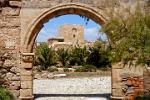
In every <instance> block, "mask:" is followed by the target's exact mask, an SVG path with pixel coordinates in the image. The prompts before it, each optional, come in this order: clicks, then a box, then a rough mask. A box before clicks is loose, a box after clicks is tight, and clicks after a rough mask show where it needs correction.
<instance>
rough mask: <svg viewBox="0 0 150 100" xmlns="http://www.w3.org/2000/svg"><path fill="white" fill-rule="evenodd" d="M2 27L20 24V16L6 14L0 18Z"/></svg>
mask: <svg viewBox="0 0 150 100" xmlns="http://www.w3.org/2000/svg"><path fill="white" fill-rule="evenodd" d="M0 23H1V24H0V27H1V28H2V27H15V26H20V25H21V23H20V17H18V16H11V17H9V16H7V17H6V16H5V17H1V18H0Z"/></svg>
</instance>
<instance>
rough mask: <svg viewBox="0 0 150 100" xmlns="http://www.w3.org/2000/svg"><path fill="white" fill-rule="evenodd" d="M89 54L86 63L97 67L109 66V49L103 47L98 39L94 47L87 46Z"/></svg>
mask: <svg viewBox="0 0 150 100" xmlns="http://www.w3.org/2000/svg"><path fill="white" fill-rule="evenodd" d="M89 51H90V54H89V56H88V58H87V64H91V65H94V66H96V67H97V68H102V67H110V66H111V62H110V61H109V51H107V49H105V47H104V46H103V44H102V43H101V42H100V41H96V42H95V44H94V47H92V48H89Z"/></svg>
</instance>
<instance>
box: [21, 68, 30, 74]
mask: <svg viewBox="0 0 150 100" xmlns="http://www.w3.org/2000/svg"><path fill="white" fill-rule="evenodd" d="M20 74H21V75H24V76H26V75H32V70H31V69H30V70H29V69H24V68H22V69H21V70H20Z"/></svg>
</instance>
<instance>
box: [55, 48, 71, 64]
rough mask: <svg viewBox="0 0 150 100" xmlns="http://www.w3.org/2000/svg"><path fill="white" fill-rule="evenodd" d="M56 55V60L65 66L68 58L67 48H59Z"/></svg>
mask: <svg viewBox="0 0 150 100" xmlns="http://www.w3.org/2000/svg"><path fill="white" fill-rule="evenodd" d="M57 56H58V61H60V62H61V64H62V65H63V66H66V65H67V64H68V62H69V58H70V54H69V51H68V49H64V48H62V49H59V50H58V51H57Z"/></svg>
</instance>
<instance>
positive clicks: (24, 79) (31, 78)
mask: <svg viewBox="0 0 150 100" xmlns="http://www.w3.org/2000/svg"><path fill="white" fill-rule="evenodd" d="M32 80H33V77H32V76H31V75H26V76H23V75H21V81H32Z"/></svg>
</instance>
